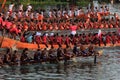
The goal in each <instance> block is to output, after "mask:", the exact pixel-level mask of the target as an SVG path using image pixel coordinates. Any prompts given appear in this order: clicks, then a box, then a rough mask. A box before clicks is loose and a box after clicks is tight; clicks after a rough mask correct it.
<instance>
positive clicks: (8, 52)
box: [3, 48, 12, 64]
mask: <svg viewBox="0 0 120 80" xmlns="http://www.w3.org/2000/svg"><path fill="white" fill-rule="evenodd" d="M11 58H12V52H11V50H10V48H7V50H6V53H5V54H4V59H3V62H4V63H6V64H10V63H11Z"/></svg>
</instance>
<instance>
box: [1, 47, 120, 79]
mask: <svg viewBox="0 0 120 80" xmlns="http://www.w3.org/2000/svg"><path fill="white" fill-rule="evenodd" d="M102 50H103V55H102V56H101V57H98V58H97V64H94V63H93V59H91V58H88V59H87V58H86V59H87V60H86V59H84V58H81V59H80V60H78V61H77V62H69V63H67V64H62V63H61V64H34V65H26V66H11V67H10V66H9V67H2V68H0V80H120V74H119V73H120V48H119V47H118V48H117V47H116V48H104V49H102Z"/></svg>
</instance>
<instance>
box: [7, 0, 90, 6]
mask: <svg viewBox="0 0 120 80" xmlns="http://www.w3.org/2000/svg"><path fill="white" fill-rule="evenodd" d="M12 2H13V3H15V4H18V3H19V2H20V3H22V4H23V5H24V6H27V4H31V5H33V6H34V7H35V8H38V7H42V8H45V7H47V6H60V5H63V6H66V5H69V4H70V2H68V1H65V0H63V1H62V2H61V0H20V1H19V2H16V1H15V0H12ZM10 3H11V2H10V1H7V3H6V4H7V5H8V4H10ZM89 3H90V0H77V2H76V5H78V6H81V7H83V6H87V5H88V4H89Z"/></svg>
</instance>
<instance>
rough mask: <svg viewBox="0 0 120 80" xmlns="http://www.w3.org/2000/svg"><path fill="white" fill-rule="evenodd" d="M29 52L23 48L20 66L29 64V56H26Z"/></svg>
mask: <svg viewBox="0 0 120 80" xmlns="http://www.w3.org/2000/svg"><path fill="white" fill-rule="evenodd" d="M28 54H29V52H28V48H25V49H24V50H23V52H22V54H21V58H20V61H21V63H22V64H24V63H29V62H30V59H29V56H28Z"/></svg>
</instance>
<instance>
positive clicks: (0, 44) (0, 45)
mask: <svg viewBox="0 0 120 80" xmlns="http://www.w3.org/2000/svg"><path fill="white" fill-rule="evenodd" d="M3 41H4V35H3V37H2V40H1V43H0V48H1V47H2V43H3Z"/></svg>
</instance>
